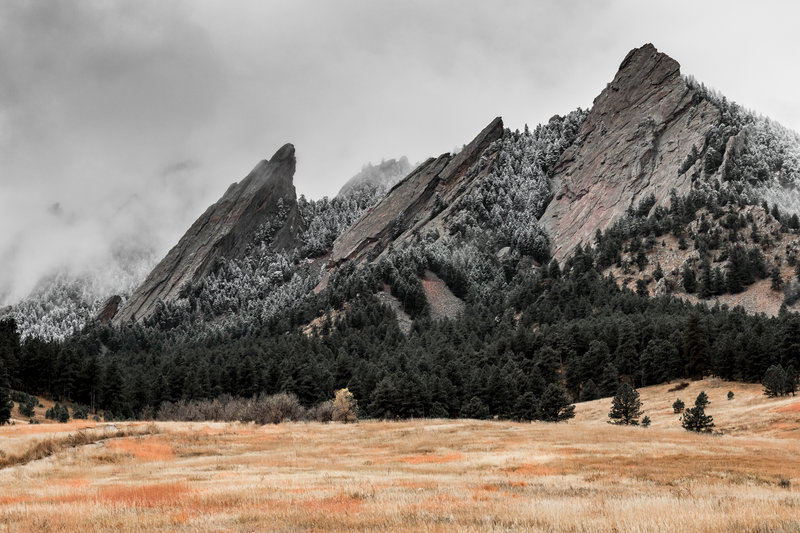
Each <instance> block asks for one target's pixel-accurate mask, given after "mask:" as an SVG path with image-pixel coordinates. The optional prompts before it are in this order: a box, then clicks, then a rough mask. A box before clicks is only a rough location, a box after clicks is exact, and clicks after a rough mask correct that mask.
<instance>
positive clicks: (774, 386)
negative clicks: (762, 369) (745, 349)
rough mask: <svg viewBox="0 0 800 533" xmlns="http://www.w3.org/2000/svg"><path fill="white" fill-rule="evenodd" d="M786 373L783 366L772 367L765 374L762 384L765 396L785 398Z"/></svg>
mask: <svg viewBox="0 0 800 533" xmlns="http://www.w3.org/2000/svg"><path fill="white" fill-rule="evenodd" d="M786 378H787V376H786V371H785V370H783V367H782V366H781V365H772V366H770V367H769V368H768V369H767V372H766V373H765V374H764V379H763V380H762V381H761V384H762V385H763V386H764V394H765V395H767V396H772V397H774V396H783V395H784V394H786V388H787V387H786V385H787V382H788V380H787V379H786Z"/></svg>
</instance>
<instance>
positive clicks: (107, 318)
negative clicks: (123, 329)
mask: <svg viewBox="0 0 800 533" xmlns="http://www.w3.org/2000/svg"><path fill="white" fill-rule="evenodd" d="M121 303H122V298H121V297H120V296H119V295H118V294H115V295H113V296H109V297H108V299H106V301H105V303H104V304H103V307H101V308H100V312H99V313H97V316H96V317H95V320H96V321H98V322H100V323H101V324H108V323H109V322H111V319H113V318H114V317H115V316H116V314H117V311H119V306H120V304H121Z"/></svg>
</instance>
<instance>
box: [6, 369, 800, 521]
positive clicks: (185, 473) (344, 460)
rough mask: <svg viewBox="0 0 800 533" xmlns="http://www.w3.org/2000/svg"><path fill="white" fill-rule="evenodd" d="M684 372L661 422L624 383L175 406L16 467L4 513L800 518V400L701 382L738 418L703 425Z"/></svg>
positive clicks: (11, 516) (36, 517) (645, 392)
mask: <svg viewBox="0 0 800 533" xmlns="http://www.w3.org/2000/svg"><path fill="white" fill-rule="evenodd" d="M668 388H669V386H665V385H662V386H658V387H652V388H646V389H642V398H643V402H644V406H645V409H646V411H647V413H648V414H649V415H650V417H651V418H652V419H653V427H651V428H647V429H645V428H640V427H616V426H611V425H609V424H607V423H606V422H605V416H606V413H607V411H608V407H609V404H610V400H608V399H605V400H598V401H596V402H587V403H585V404H578V405H577V409H576V413H577V416H576V420H574V421H571V422H569V423H566V424H557V425H553V424H545V423H533V424H517V423H511V422H502V421H501V422H491V421H485V422H479V421H470V420H456V421H453V420H416V421H403V422H379V421H370V422H362V423H359V424H348V425H340V424H327V425H325V424H316V423H313V424H312V423H291V424H282V425H278V426H264V427H258V426H253V425H243V424H222V423H213V424H198V423H159V424H156V425H153V426H150V430H152V431H153V432H155V433H158V434H157V435H149V436H133V435H131V436H120V437H115V438H112V439H108V440H102V441H98V442H94V443H92V444H89V445H85V446H79V447H74V448H69V447H66V448H61V449H58V450H57V451H55V453H54V454H53V455H51V456H49V457H46V458H44V459H42V460H35V461H31V462H28V463H27V464H19V465H17V466H12V467H9V468H5V469H2V470H0V524H2V525H3V526H4V527H3V528H0V530H3V531H21V532H22V531H24V532H28V531H153V530H155V531H275V530H277V531H309V530H310V531H386V530H400V531H487V530H489V531H496V530H509V529H513V530H524V531H548V532H595V531H597V532H611V531H640V532H641V531H653V532H655V531H659V532H660V531H700V532H723V533H724V532H734V531H736V532H738V531H749V532H757V531H763V532H767V531H783V532H792V531H794V532H800V490H798V486H800V446H798V444H797V440H796V439H794V438H789V437H787V435H797V433H796V431H797V427H798V422H800V421H798V417H800V414H798V413H797V412H796V411H795V410H794V409H793V408H787V406H793V405H795V402H796V400H794V399H792V398H778V399H769V398H765V397H764V396H762V395H760V393H759V388H758V387H757V386H750V385H742V384H732V383H724V382H717V381H711V380H707V381H705V382H702V383H692V384H690V386H689V388H687V389H686V390H684V391H680V392H679V393H677V394H680V396H681V398H682V399H684V401H685V402H686V403H687V404H691V402H692V401H693V399H694V397H695V396H696V395H697V392H699V390H700V389H704V390H706V392H708V394H709V396H710V398H711V405H710V406H709V412H710V413H711V414H712V415H714V416H715V420H717V421H718V425H719V427H718V429H719V430H720V431H721V432H722V433H723V435H721V436H711V435H695V434H690V433H687V432H686V431H683V430H682V429H681V428H680V426H679V422H678V415H674V414H673V413H672V409H671V404H672V401H674V396H675V394H676V393H674V392H668V390H667V389H668ZM729 389H734V392H735V393H736V398H735V399H734V400H732V401H728V400H727V399H725V395H726V394H727V391H728V390H729ZM776 410H781V411H780V412H775V411H776ZM778 426H780V427H778ZM119 427H120V429H123V430H129V429H130V428H128V427H127V426H126V425H124V424H121V425H120V426H119ZM133 429H136V430H137V431H142V430H143V429H144V428H142V427H134V428H133ZM6 430H7V428H0V439H1V438H2V437H3V436H4V435H5V432H6ZM29 438H30V439H31V441H30V442H29V443H28V445H29V446H31V445H34V444H35V443H36V442H39V440H37V439H39V437H38V436H37V435H30V436H29ZM52 438H53V439H59V438H63V437H62V436H60V435H55V436H53V437H52ZM782 480H788V481H789V483H788V485H787V483H786V482H785V481H784V482H783V483H782Z"/></svg>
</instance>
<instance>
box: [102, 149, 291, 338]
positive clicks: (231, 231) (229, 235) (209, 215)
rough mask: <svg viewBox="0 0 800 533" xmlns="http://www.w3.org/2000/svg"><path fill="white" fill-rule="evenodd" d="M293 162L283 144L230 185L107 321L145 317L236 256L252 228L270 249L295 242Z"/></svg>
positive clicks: (247, 243)
mask: <svg viewBox="0 0 800 533" xmlns="http://www.w3.org/2000/svg"><path fill="white" fill-rule="evenodd" d="M295 164H296V161H295V154H294V146H292V145H291V144H287V145H285V146H283V147H282V148H281V149H280V150H278V151H277V152H276V153H275V155H273V156H272V158H271V159H270V160H269V161H267V160H264V161H261V162H260V163H259V164H258V165H256V167H255V168H254V169H253V170H252V171H251V172H250V174H248V175H247V177H246V178H244V179H243V180H242V181H241V182H239V183H234V184H233V185H231V186H230V187H229V188H228V190H227V191H226V192H225V194H224V195H223V196H222V198H220V199H219V201H217V202H216V203H215V204H213V205H212V206H211V207H209V208H208V209H207V210H206V212H205V213H203V214H202V215H201V216H200V218H198V219H197V220H196V221H195V223H194V224H192V226H191V227H190V228H189V230H188V231H187V232H186V233H185V234H184V235H183V237H181V239H180V241H179V242H178V244H177V245H175V247H174V248H172V250H170V251H169V253H167V255H166V257H164V259H162V260H161V262H160V263H159V264H158V265H157V266H156V267H155V268H154V269H153V271H152V272H151V273H150V275H149V276H148V277H147V279H146V280H145V281H144V283H143V284H142V285H141V286H140V287H139V288H138V289H136V291H134V293H133V295H132V296H131V298H130V299H129V300H128V301H127V302H125V304H124V305H123V306H122V308H121V309H120V310H119V312H118V313H117V314H116V316H114V318H113V322H114V323H117V324H119V323H121V322H124V321H126V320H129V319H135V320H142V319H143V318H146V317H147V316H149V315H150V314H152V313H153V311H154V309H155V305H156V302H158V301H159V300H163V301H170V300H174V299H176V298H177V297H178V295H179V293H180V290H181V288H182V287H183V286H184V285H185V284H186V283H188V282H195V281H198V280H199V279H201V278H202V277H203V276H206V275H207V274H209V273H210V272H211V271H212V270H213V268H214V264H215V262H216V260H217V259H218V258H226V259H235V258H238V257H241V256H242V255H243V254H244V253H245V251H246V249H247V247H248V246H250V245H251V244H252V243H253V241H254V238H255V236H256V234H257V233H258V232H263V231H269V233H270V234H271V239H270V243H271V244H270V246H272V247H273V248H274V249H276V250H282V249H288V248H292V247H295V246H297V245H298V242H297V237H298V235H300V233H301V231H302V227H301V226H302V221H301V217H300V213H299V211H298V208H297V195H296V192H295V188H294V185H293V182H292V178H293V176H294V171H295Z"/></svg>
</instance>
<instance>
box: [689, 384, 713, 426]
mask: <svg viewBox="0 0 800 533" xmlns="http://www.w3.org/2000/svg"><path fill="white" fill-rule="evenodd" d="M708 403H709V402H708V396H707V395H706V393H705V391H701V392H700V394H698V395H697V399H696V400H695V401H694V407H691V408H689V409H687V410H686V411H684V413H683V418H682V422H681V425H683V428H684V429H686V430H687V431H697V432H703V433H710V432H711V428H713V427H714V418H713V417H712V416H711V415H707V414H706V406H707V405H708Z"/></svg>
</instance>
